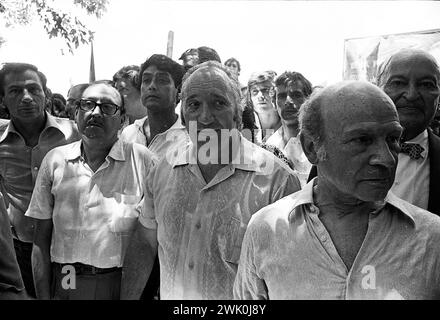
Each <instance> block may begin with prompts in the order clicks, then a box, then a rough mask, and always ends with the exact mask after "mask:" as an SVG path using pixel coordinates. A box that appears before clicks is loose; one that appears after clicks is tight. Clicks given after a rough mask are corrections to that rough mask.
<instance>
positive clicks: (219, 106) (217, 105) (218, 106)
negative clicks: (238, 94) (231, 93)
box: [215, 99, 228, 109]
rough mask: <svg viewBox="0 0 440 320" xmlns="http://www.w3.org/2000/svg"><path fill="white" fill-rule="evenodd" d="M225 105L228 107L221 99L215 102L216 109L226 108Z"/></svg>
mask: <svg viewBox="0 0 440 320" xmlns="http://www.w3.org/2000/svg"><path fill="white" fill-rule="evenodd" d="M227 105H228V103H227V102H226V101H225V100H223V99H216V100H215V106H216V108H218V109H222V108H224V107H226V106H227Z"/></svg>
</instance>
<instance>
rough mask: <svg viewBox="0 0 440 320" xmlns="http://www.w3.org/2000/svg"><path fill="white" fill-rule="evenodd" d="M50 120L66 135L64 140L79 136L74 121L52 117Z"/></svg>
mask: <svg viewBox="0 0 440 320" xmlns="http://www.w3.org/2000/svg"><path fill="white" fill-rule="evenodd" d="M52 119H53V120H54V121H55V122H56V123H57V124H58V126H59V127H60V130H61V131H62V132H63V133H64V134H65V135H66V138H68V137H70V136H79V133H78V127H77V125H76V123H75V121H73V120H70V119H66V118H58V117H53V116H52Z"/></svg>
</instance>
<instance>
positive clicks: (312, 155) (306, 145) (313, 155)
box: [299, 132, 319, 165]
mask: <svg viewBox="0 0 440 320" xmlns="http://www.w3.org/2000/svg"><path fill="white" fill-rule="evenodd" d="M299 139H300V141H301V146H302V149H303V152H304V154H305V155H306V157H307V159H308V160H309V162H310V163H311V164H314V165H316V164H318V162H319V156H318V146H317V145H316V143H315V142H314V141H313V140H312V139H311V138H310V137H308V136H306V135H305V134H304V133H302V132H301V133H300V134H299Z"/></svg>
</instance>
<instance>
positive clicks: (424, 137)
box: [405, 130, 429, 158]
mask: <svg viewBox="0 0 440 320" xmlns="http://www.w3.org/2000/svg"><path fill="white" fill-rule="evenodd" d="M405 142H406V143H416V144H419V145H420V146H421V147H422V148H423V149H424V150H423V152H422V153H421V154H420V155H421V156H422V158H426V154H427V152H428V148H429V143H428V130H424V131H423V132H422V133H420V134H419V135H418V136H416V137H414V138H412V139H411V140H408V141H405Z"/></svg>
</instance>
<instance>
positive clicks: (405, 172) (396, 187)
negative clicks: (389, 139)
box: [391, 130, 429, 210]
mask: <svg viewBox="0 0 440 320" xmlns="http://www.w3.org/2000/svg"><path fill="white" fill-rule="evenodd" d="M406 143H418V144H419V145H420V146H421V147H422V148H423V149H425V150H424V151H423V152H422V154H421V156H422V157H421V158H420V159H418V160H414V159H411V158H410V157H409V155H408V154H406V153H403V152H402V153H399V163H398V165H397V170H396V179H395V180H394V184H393V187H392V188H391V191H392V192H393V193H394V194H395V195H397V196H398V197H399V198H402V199H403V200H406V201H408V202H410V203H412V204H413V205H415V206H418V207H420V208H423V209H425V210H426V209H428V201H429V144H428V131H427V130H425V131H423V132H422V133H421V134H419V135H418V136H417V137H415V138H414V139H411V140H408V141H406Z"/></svg>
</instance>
